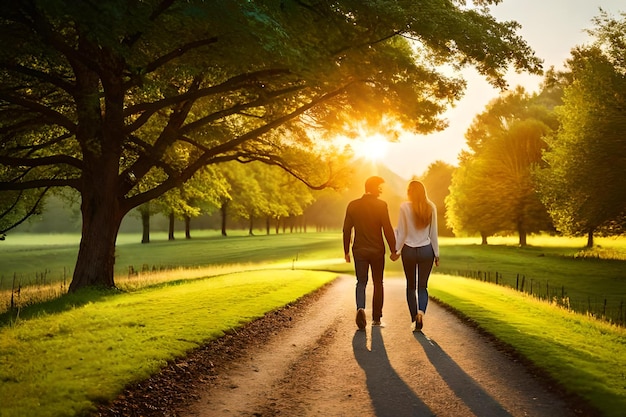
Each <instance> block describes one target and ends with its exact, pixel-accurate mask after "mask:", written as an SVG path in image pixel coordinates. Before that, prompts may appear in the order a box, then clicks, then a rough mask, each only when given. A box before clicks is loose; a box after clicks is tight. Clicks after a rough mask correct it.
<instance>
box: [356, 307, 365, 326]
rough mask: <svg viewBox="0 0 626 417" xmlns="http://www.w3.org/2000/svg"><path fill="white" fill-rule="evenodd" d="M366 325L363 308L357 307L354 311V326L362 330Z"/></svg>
mask: <svg viewBox="0 0 626 417" xmlns="http://www.w3.org/2000/svg"><path fill="white" fill-rule="evenodd" d="M366 325H367V319H366V316H365V310H364V309H362V308H359V309H358V310H357V311H356V326H357V327H358V328H359V330H363V329H365V326H366Z"/></svg>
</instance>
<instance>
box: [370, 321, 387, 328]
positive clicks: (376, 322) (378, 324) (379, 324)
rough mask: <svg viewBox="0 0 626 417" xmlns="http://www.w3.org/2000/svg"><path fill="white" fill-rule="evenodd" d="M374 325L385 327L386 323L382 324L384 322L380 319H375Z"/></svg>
mask: <svg viewBox="0 0 626 417" xmlns="http://www.w3.org/2000/svg"><path fill="white" fill-rule="evenodd" d="M372 326H376V327H385V325H384V324H382V323H381V322H380V320H374V321H373V322H372Z"/></svg>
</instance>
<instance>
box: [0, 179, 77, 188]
mask: <svg viewBox="0 0 626 417" xmlns="http://www.w3.org/2000/svg"><path fill="white" fill-rule="evenodd" d="M44 187H48V188H52V187H72V188H74V189H75V190H78V191H80V180H78V179H72V178H65V179H59V178H43V179H38V180H32V181H24V182H0V191H19V190H31V189H33V188H44Z"/></svg>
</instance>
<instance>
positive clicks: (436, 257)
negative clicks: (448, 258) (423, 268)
mask: <svg viewBox="0 0 626 417" xmlns="http://www.w3.org/2000/svg"><path fill="white" fill-rule="evenodd" d="M435 266H439V257H438V256H435Z"/></svg>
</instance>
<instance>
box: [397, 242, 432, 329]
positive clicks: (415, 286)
mask: <svg viewBox="0 0 626 417" xmlns="http://www.w3.org/2000/svg"><path fill="white" fill-rule="evenodd" d="M401 254H402V266H403V267H404V276H405V277H406V302H407V304H408V306H409V313H411V321H415V316H416V315H417V312H418V310H419V311H421V312H423V313H426V307H427V306H428V278H429V277H430V272H431V271H432V269H433V263H434V262H435V252H434V251H433V247H432V245H430V244H429V245H426V246H420V247H419V248H413V247H411V246H407V245H404V246H403V247H402V252H401Z"/></svg>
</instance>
